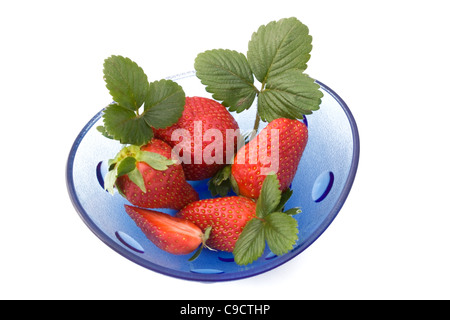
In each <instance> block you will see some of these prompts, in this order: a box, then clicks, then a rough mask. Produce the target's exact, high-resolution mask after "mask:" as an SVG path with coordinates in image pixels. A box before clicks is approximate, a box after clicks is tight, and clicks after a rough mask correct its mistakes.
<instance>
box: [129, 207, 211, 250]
mask: <svg viewBox="0 0 450 320" xmlns="http://www.w3.org/2000/svg"><path fill="white" fill-rule="evenodd" d="M125 211H126V212H127V213H128V215H129V216H130V217H131V218H132V219H133V221H134V222H135V223H136V225H137V226H138V227H139V228H140V229H141V230H142V232H143V233H144V234H145V236H146V237H147V238H148V239H149V240H150V241H151V242H153V243H154V244H155V245H156V246H157V247H158V248H160V249H162V250H164V251H166V252H169V253H172V254H176V255H183V254H189V253H191V252H193V251H194V250H196V249H197V248H199V246H200V245H201V244H202V243H204V242H205V238H206V237H207V235H206V234H203V232H202V230H201V229H200V228H199V227H197V226H196V225H195V224H193V223H192V222H189V221H188V220H185V219H180V218H177V217H173V216H171V215H169V214H166V213H162V212H158V211H153V210H148V209H142V208H137V207H132V206H129V205H125Z"/></svg>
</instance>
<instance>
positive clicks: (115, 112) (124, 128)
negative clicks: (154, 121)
mask: <svg viewBox="0 0 450 320" xmlns="http://www.w3.org/2000/svg"><path fill="white" fill-rule="evenodd" d="M103 123H104V125H105V128H106V131H107V132H108V133H109V134H110V135H111V136H112V137H113V138H114V139H115V140H119V141H120V143H122V144H132V145H138V146H139V145H143V144H145V143H147V142H148V141H150V140H151V139H152V138H153V130H152V128H151V127H150V126H149V125H148V124H147V122H146V121H145V119H144V118H143V117H138V116H136V113H135V112H134V111H131V110H128V109H126V108H122V107H121V106H119V105H118V104H110V105H109V106H108V107H106V109H105V110H104V113H103Z"/></svg>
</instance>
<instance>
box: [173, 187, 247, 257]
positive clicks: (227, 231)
mask: <svg viewBox="0 0 450 320" xmlns="http://www.w3.org/2000/svg"><path fill="white" fill-rule="evenodd" d="M255 210H256V203H255V202H254V201H253V200H251V199H248V198H245V197H240V196H231V197H222V198H215V199H204V200H199V201H194V202H192V203H190V204H188V205H187V206H186V207H184V208H183V209H182V210H181V211H179V212H178V213H177V217H180V218H185V219H187V220H189V221H191V222H193V223H195V224H196V225H197V226H199V227H200V228H201V229H202V230H206V228H207V227H212V229H211V234H210V237H209V239H208V241H207V245H208V247H210V248H212V249H216V250H221V251H228V252H232V251H233V249H234V246H235V244H236V241H237V239H238V238H239V236H240V234H241V233H242V230H243V229H244V227H245V225H246V224H247V222H248V221H250V220H251V219H253V218H254V217H255V216H256V215H255V212H256V211H255Z"/></svg>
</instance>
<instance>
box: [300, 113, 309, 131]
mask: <svg viewBox="0 0 450 320" xmlns="http://www.w3.org/2000/svg"><path fill="white" fill-rule="evenodd" d="M300 121H301V122H303V123H304V124H305V126H306V127H307V128H308V119H306V116H305V115H303V119H302V120H300Z"/></svg>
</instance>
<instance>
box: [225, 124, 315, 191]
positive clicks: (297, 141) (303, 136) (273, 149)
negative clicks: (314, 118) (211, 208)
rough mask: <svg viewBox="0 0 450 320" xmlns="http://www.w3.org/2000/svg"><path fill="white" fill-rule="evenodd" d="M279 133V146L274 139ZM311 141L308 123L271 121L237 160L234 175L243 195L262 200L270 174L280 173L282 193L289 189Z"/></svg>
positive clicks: (233, 165) (233, 170)
mask: <svg viewBox="0 0 450 320" xmlns="http://www.w3.org/2000/svg"><path fill="white" fill-rule="evenodd" d="M272 130H276V131H272ZM276 133H278V143H277V141H276V139H275V135H274V136H272V134H276ZM264 137H267V139H263V138H264ZM307 141H308V129H307V127H306V125H305V124H304V123H302V122H300V121H298V120H291V119H285V118H279V119H275V120H273V121H271V122H270V123H269V124H268V125H267V126H266V127H265V128H264V129H263V130H261V132H260V133H259V134H258V135H257V136H256V137H255V138H254V139H253V140H252V141H250V143H248V144H246V145H245V146H244V147H243V148H241V149H240V150H239V151H238V153H237V154H236V156H235V158H234V162H233V164H232V166H231V174H232V176H233V178H234V180H235V182H236V184H237V187H238V189H239V194H240V195H243V196H246V197H249V198H253V199H256V198H258V197H259V194H260V192H261V187H262V184H263V181H264V179H265V177H266V175H267V174H269V172H270V171H274V172H276V174H277V177H278V180H279V182H280V189H281V190H285V189H286V188H288V187H289V185H290V184H291V182H292V180H293V179H294V176H295V174H296V172H297V167H298V164H299V162H300V158H301V156H302V153H303V151H304V149H305V147H306V143H307ZM277 149H278V150H277ZM255 156H257V161H255V160H256V158H254V157H255ZM244 157H245V158H244ZM272 160H273V161H272Z"/></svg>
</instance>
